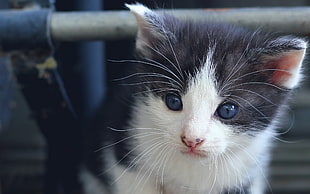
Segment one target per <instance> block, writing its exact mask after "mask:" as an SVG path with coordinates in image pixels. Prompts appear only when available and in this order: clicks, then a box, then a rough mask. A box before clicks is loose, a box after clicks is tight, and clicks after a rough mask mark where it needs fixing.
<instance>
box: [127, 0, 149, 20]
mask: <svg viewBox="0 0 310 194" xmlns="http://www.w3.org/2000/svg"><path fill="white" fill-rule="evenodd" d="M125 6H126V7H127V8H128V9H129V10H130V11H131V12H132V13H134V14H135V15H140V16H141V17H144V16H145V15H146V13H152V11H151V10H150V9H149V8H147V7H145V6H144V5H142V4H140V3H136V4H127V3H126V4H125Z"/></svg>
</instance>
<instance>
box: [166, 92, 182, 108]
mask: <svg viewBox="0 0 310 194" xmlns="http://www.w3.org/2000/svg"><path fill="white" fill-rule="evenodd" d="M165 103H166V106H167V107H168V108H169V109H170V110H173V111H180V110H182V108H183V104H182V100H181V98H180V97H179V96H177V95H175V94H167V95H166V97H165Z"/></svg>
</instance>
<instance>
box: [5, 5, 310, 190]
mask: <svg viewBox="0 0 310 194" xmlns="http://www.w3.org/2000/svg"><path fill="white" fill-rule="evenodd" d="M132 2H133V1H132ZM139 2H141V3H143V4H145V5H148V6H149V7H152V8H157V7H158V8H165V9H170V8H173V9H178V8H229V7H232V8H240V7H296V6H310V0H294V1H291V0H247V1H244V0H234V1H231V0H190V1H189V0H188V1H186V0H152V1H146V0H140V1H139ZM124 3H130V1H122V0H118V1H112V0H110V1H109V0H66V1H60V0H58V1H57V0H54V1H53V0H50V1H49V0H37V1H34V0H31V1H30V0H14V1H11V0H1V1H0V9H2V10H5V9H9V8H12V7H13V8H15V9H16V8H20V7H25V5H27V6H28V5H30V6H31V7H36V6H42V7H50V8H52V9H55V10H56V11H80V10H87V11H100V10H124V9H125V7H124ZM133 43H134V40H133V39H132V40H113V41H105V42H103V41H89V42H62V43H59V44H57V46H56V49H55V51H54V52H53V53H52V54H53V56H54V57H55V60H56V61H57V64H58V69H57V72H55V71H51V72H49V74H46V75H47V76H51V77H52V78H53V80H56V81H55V83H56V84H55V86H53V87H55V88H56V89H57V91H60V93H57V94H54V93H51V91H45V89H44V87H45V85H44V84H45V83H42V84H41V85H39V86H37V85H36V84H37V83H38V82H36V81H37V80H32V78H29V77H27V76H25V75H24V74H23V72H16V70H13V69H12V67H10V65H11V64H10V63H11V62H9V59H8V57H7V56H6V55H5V54H3V53H0V111H1V112H0V194H28V193H29V194H43V193H45V194H48V193H51V194H58V193H59V194H60V193H64V194H70V193H76V194H77V193H78V191H76V190H75V189H74V188H78V182H77V181H76V174H75V171H76V169H77V162H76V161H78V160H79V159H80V152H79V151H80V146H81V145H80V142H81V138H82V128H83V127H84V126H87V125H88V124H89V122H90V121H91V119H92V117H93V116H94V112H95V110H96V108H97V107H98V106H99V105H100V104H101V102H102V100H103V99H104V96H105V95H106V94H107V93H108V92H110V91H111V90H113V88H114V87H115V85H114V84H115V83H113V82H111V81H110V80H112V79H113V78H118V77H122V75H123V72H124V70H125V68H126V67H124V66H123V65H122V64H115V63H112V64H111V63H109V62H107V60H108V59H131V58H133V47H132V46H133ZM15 58H17V59H20V58H19V57H15ZM308 58H309V57H308ZM52 63H55V62H52ZM15 65H16V64H15ZM309 69H310V68H309V64H308V63H306V64H305V68H304V70H305V75H306V76H305V80H304V82H303V85H302V87H301V88H300V89H298V92H297V94H296V96H295V97H294V100H293V101H292V108H291V109H290V111H289V112H288V115H287V117H286V119H285V120H284V124H283V127H282V128H281V129H279V131H280V132H281V133H283V135H281V136H280V137H279V140H276V142H277V144H278V145H277V146H276V148H275V149H274V157H273V160H272V162H271V170H270V181H269V183H270V185H269V189H268V191H269V192H270V193H310V122H309V116H310V82H309V76H310V74H309ZM28 73H29V72H28ZM33 85H36V88H33ZM30 86H31V87H30ZM38 88H39V89H40V88H41V89H42V90H41V89H40V90H38ZM56 89H55V90H56ZM64 89H66V90H65V91H64ZM30 91H32V94H29V93H30ZM43 93H44V94H43ZM29 95H30V96H29ZM31 95H32V96H31ZM51 98H53V100H50V99H51ZM58 99H59V100H58ZM69 99H70V100H69ZM57 100H58V101H57ZM61 102H65V103H64V104H62V105H63V108H64V109H65V110H66V112H65V113H62V112H61V113H59V112H57V111H58V109H57V111H55V110H54V107H55V104H57V103H59V104H61ZM36 104H40V105H41V106H40V107H37V106H36ZM57 106H58V105H57ZM42 107H44V109H43V108H42ZM59 114H64V115H63V117H62V118H60V119H59V118H58V117H59ZM53 115H54V116H55V115H58V117H57V119H55V118H54V116H53ZM68 115H69V116H68ZM50 117H52V118H53V119H49V118H50Z"/></svg>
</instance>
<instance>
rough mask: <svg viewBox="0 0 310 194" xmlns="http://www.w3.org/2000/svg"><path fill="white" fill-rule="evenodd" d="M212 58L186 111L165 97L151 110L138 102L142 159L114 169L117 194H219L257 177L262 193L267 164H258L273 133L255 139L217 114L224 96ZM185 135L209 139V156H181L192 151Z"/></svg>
mask: <svg viewBox="0 0 310 194" xmlns="http://www.w3.org/2000/svg"><path fill="white" fill-rule="evenodd" d="M212 54H213V53H212V52H210V53H209V55H208V57H207V61H206V63H205V65H204V68H203V69H201V71H200V73H198V75H197V76H196V77H195V78H193V79H192V81H191V84H190V87H189V89H188V92H187V93H186V94H185V95H184V96H182V100H183V103H184V104H183V110H182V111H180V112H178V111H170V110H169V109H168V108H167V107H166V105H165V104H164V102H163V101H162V99H161V98H156V97H154V96H152V95H150V96H149V97H148V99H147V101H148V102H147V104H148V106H147V105H146V104H143V103H137V104H136V109H135V112H134V117H133V118H136V119H135V120H134V121H133V122H132V124H131V125H132V127H134V128H137V129H136V130H135V132H134V134H135V135H136V137H137V142H136V143H137V144H136V145H138V146H137V147H135V153H136V154H137V155H138V157H137V158H134V159H133V161H134V162H133V163H134V164H135V166H136V167H137V168H135V169H134V170H131V169H120V168H118V169H117V170H116V172H117V174H118V175H117V176H116V177H120V179H118V181H117V184H118V185H119V192H118V193H122V194H124V193H125V194H139V193H141V194H142V193H154V194H159V193H168V194H190V193H193V194H194V193H195V194H198V193H204V194H205V193H206V194H207V193H220V192H221V191H223V190H224V189H229V188H234V187H235V186H238V185H241V184H242V183H247V182H248V181H249V179H252V178H253V177H258V178H257V182H254V183H253V185H252V188H251V191H252V192H253V193H255V194H261V193H263V190H264V186H263V185H264V181H265V178H264V176H265V175H264V162H262V161H259V160H260V156H261V155H262V154H265V153H266V152H268V149H269V142H270V138H271V137H272V136H273V133H272V130H271V129H270V130H266V131H264V132H262V133H261V134H259V135H258V136H256V137H249V136H247V135H242V134H238V135H236V134H234V133H233V130H232V128H231V127H230V126H227V125H225V124H222V123H221V122H220V121H219V120H218V119H217V118H215V117H214V116H213V115H214V112H215V110H216V108H217V106H218V105H219V104H220V103H221V98H220V97H219V95H218V94H217V90H216V88H215V85H216V84H215V82H214V80H215V79H214V77H213V72H212V66H213V65H212V63H211V61H212V60H211V58H212ZM184 133H186V134H187V135H191V136H195V137H196V136H197V137H199V138H204V139H205V141H204V142H203V144H202V145H201V147H200V148H199V149H200V150H201V151H203V152H204V153H206V154H207V157H193V156H191V155H189V154H184V153H182V152H183V151H185V150H187V149H188V148H187V147H186V146H185V145H184V144H182V142H181V138H180V136H181V135H182V134H184ZM261 165H262V166H261Z"/></svg>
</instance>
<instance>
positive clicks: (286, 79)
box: [263, 37, 307, 89]
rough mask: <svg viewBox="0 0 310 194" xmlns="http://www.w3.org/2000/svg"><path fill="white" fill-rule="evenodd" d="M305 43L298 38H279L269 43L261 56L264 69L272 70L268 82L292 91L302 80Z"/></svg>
mask: <svg viewBox="0 0 310 194" xmlns="http://www.w3.org/2000/svg"><path fill="white" fill-rule="evenodd" d="M306 48H307V43H306V42H305V41H304V40H302V39H298V38H291V37H281V38H278V39H276V40H274V41H272V42H270V44H269V46H268V47H267V50H266V54H264V56H263V61H264V68H266V69H271V70H273V73H272V74H271V77H270V82H271V83H272V84H275V85H277V86H280V87H284V88H287V89H293V88H295V87H297V86H298V84H299V82H300V80H301V79H302V73H301V69H302V62H303V60H304V57H305V53H306Z"/></svg>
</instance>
